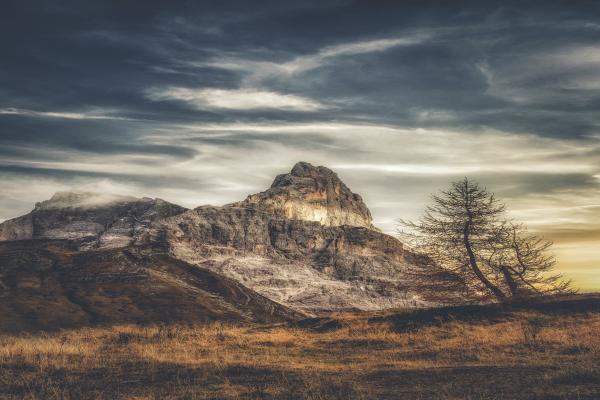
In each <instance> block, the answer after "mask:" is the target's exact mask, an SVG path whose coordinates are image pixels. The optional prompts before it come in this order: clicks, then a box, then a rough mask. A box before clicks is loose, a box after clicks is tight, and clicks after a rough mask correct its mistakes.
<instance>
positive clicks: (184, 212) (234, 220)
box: [0, 162, 429, 323]
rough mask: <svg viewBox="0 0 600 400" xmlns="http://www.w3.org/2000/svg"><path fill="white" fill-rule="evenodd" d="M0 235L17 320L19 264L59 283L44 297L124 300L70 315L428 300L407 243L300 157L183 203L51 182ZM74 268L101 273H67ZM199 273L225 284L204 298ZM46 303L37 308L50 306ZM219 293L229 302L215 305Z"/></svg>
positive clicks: (351, 306)
mask: <svg viewBox="0 0 600 400" xmlns="http://www.w3.org/2000/svg"><path fill="white" fill-rule="evenodd" d="M0 240H3V241H5V243H4V244H3V245H2V247H1V248H0V250H1V252H2V254H0V257H3V258H2V259H3V260H9V262H8V264H7V262H2V263H1V264H0V281H1V282H2V285H0V289H2V287H4V288H5V289H4V294H3V295H2V297H0V299H1V300H0V302H6V301H9V300H10V299H13V300H14V299H21V300H19V301H17V300H14V301H16V303H15V302H13V304H17V305H14V306H13V309H11V310H13V311H11V312H13V314H14V315H15V317H14V318H17V319H18V318H22V319H21V320H22V321H26V320H27V318H26V317H23V315H26V314H23V313H25V312H26V310H29V308H27V307H29V306H27V307H25V306H23V304H25V303H27V301H25V300H23V299H24V298H28V297H27V296H29V295H26V297H19V296H22V295H23V294H22V292H21V291H20V289H16V288H17V287H18V284H17V283H16V282H17V280H18V279H17V278H15V276H17V275H18V274H17V272H15V271H19V270H20V269H22V271H25V272H23V273H26V274H27V276H29V277H31V280H32V282H33V281H35V282H46V279H50V278H48V277H51V280H50V281H49V282H54V281H56V282H59V283H56V284H54V283H53V284H52V285H54V286H53V287H56V288H60V287H62V288H63V289H57V290H58V292H56V293H58V294H59V295H58V294H57V296H59V297H57V299H59V298H60V299H61V300H55V301H56V302H57V303H56V307H54V308H59V309H62V308H61V307H62V306H63V305H64V307H65V308H64V309H65V310H66V309H71V308H73V307H76V306H80V307H81V305H82V304H84V303H85V304H95V305H99V307H100V305H102V304H108V303H110V301H108V300H106V299H104V297H102V296H108V297H107V298H119V299H121V298H123V299H124V301H125V302H126V303H127V304H132V306H131V307H129V306H128V307H125V308H123V310H124V311H119V312H114V310H113V308H114V307H117V305H116V302H115V304H112V303H111V304H112V305H111V306H110V307H108V308H106V309H103V308H102V307H101V309H100V310H95V309H91V308H89V306H86V307H87V310H88V311H86V307H82V310H83V311H81V312H79V313H73V314H72V316H73V318H75V317H74V316H75V315H80V316H81V318H80V319H77V321H78V322H72V323H84V322H85V321H87V322H89V323H96V322H107V321H109V320H115V321H120V320H123V319H124V320H127V319H128V318H133V319H135V320H136V321H152V320H162V319H164V318H166V311H165V314H164V315H163V314H161V313H160V312H159V313H158V314H157V312H155V311H156V310H157V307H158V309H162V310H165V309H166V308H165V307H174V308H178V306H177V304H178V302H179V301H181V302H182V305H181V307H180V308H178V310H179V311H177V313H179V314H181V313H183V314H181V315H180V316H181V317H183V316H187V317H189V318H190V320H194V319H198V318H200V319H206V318H213V317H214V318H217V317H218V316H219V315H221V316H223V315H228V316H230V317H231V318H234V317H233V316H234V315H237V317H235V318H237V319H239V320H256V321H258V320H266V319H268V318H271V319H277V318H279V319H285V318H292V316H293V315H301V314H308V315H318V314H322V313H325V312H331V311H347V310H379V309H384V308H391V307H403V308H407V307H408V308H411V307H419V306H423V305H426V304H429V303H428V299H427V298H425V297H424V296H423V295H422V293H421V292H420V290H419V286H418V284H417V282H416V280H415V276H416V274H419V273H420V272H422V271H421V270H420V268H421V267H419V266H417V265H416V263H415V262H414V256H413V255H412V253H411V252H410V251H409V250H407V249H405V248H404V246H403V245H402V243H401V242H399V241H398V240H397V239H396V238H394V237H392V236H389V235H386V234H384V233H382V232H381V231H379V230H378V229H377V228H376V227H374V226H373V223H372V218H371V214H370V212H369V209H368V208H367V206H366V205H365V203H364V202H363V200H362V198H361V197H360V196H359V195H357V194H355V193H353V192H352V191H351V190H350V189H349V188H348V187H347V186H346V185H345V184H344V183H343V182H342V181H341V180H340V178H339V177H338V176H337V174H335V173H334V172H333V171H331V170H330V169H328V168H325V167H315V166H312V165H311V164H309V163H305V162H300V163H297V164H296V165H295V166H294V167H293V168H292V170H291V172H290V173H287V174H282V175H279V176H277V177H276V178H275V180H274V182H273V184H272V185H271V187H270V188H269V189H267V190H266V191H264V192H261V193H257V194H253V195H250V196H248V197H247V198H246V199H245V200H243V201H240V202H237V203H233V204H228V205H225V206H201V207H197V208H195V209H191V210H188V209H185V208H183V207H179V206H177V205H175V204H171V203H168V202H166V201H164V200H160V199H150V198H142V199H138V198H134V197H126V196H107V195H99V194H94V193H82V192H66V193H65V192H62V193H57V194H56V195H54V196H53V197H52V198H51V199H50V200H47V201H44V202H41V203H38V204H36V207H35V208H34V210H33V211H32V212H31V213H29V214H27V215H24V216H22V217H18V218H15V219H12V220H8V221H5V222H4V223H2V224H0ZM57 243H58V244H57ZM57 249H58V250H57ZM15 252H16V253H15ZM15 254H17V255H15ZM15 257H16V258H15ZM23 260H26V261H23ZM27 260H33V261H31V262H29V261H27ZM38 262H41V264H39V263H38ZM36 263H38V264H36ZM40 265H41V266H40ZM138 269H139V270H140V271H144V272H143V274H145V275H144V276H145V278H143V280H142V281H143V282H144V283H140V282H142V281H140V280H138V278H137V276H138V275H136V274H137V272H136V271H138ZM11 271H12V272H11ZM82 271H83V272H82ZM81 273H85V274H84V276H88V275H89V276H103V275H101V274H103V273H108V274H110V276H111V278H110V279H109V280H108V281H103V280H102V279H104V278H101V279H100V281H97V280H94V279H95V278H94V279H92V280H90V281H85V280H81V279H83V278H81V279H80V280H78V279H79V278H77V277H78V276H80V275H78V274H81ZM7 274H8V275H7ZM11 274H12V275H11ZM15 274H17V275H15ZM99 274H100V275H99ZM198 274H204V275H203V278H202V279H200V280H198V279H199V278H198V277H197V275H198ZM7 276H11V277H13V278H10V279H8V278H6V277H7ZM18 276H21V275H18ZM208 277H210V279H209V278H208ZM19 279H20V278H19ZM27 279H29V278H27ZM27 279H26V281H27ZM52 279H53V280H54V281H53V280H52ZM140 279H141V278H140ZM208 281H210V282H213V283H215V282H220V283H218V284H219V285H226V286H227V287H229V288H231V290H232V291H230V292H227V293H221V294H220V296H221V300H219V302H218V304H216V303H214V302H211V301H212V300H210V299H212V298H213V297H211V296H212V295H214V293H213V292H214V291H212V290H213V289H214V288H213V287H212V286H211V285H212V284H203V283H202V282H208ZM84 282H85V283H84ZM190 282H192V283H190ZM223 282H226V283H223ZM215 284H217V283H215ZM15 285H16V286H15ZM35 285H38V286H39V284H37V283H36V284H35ZM57 285H58V286H57ZM203 285H204V286H203ZM38 286H35V287H36V288H38ZM42 286H43V285H42ZM42 286H39V287H42ZM64 288H68V290H67V289H64ZM157 288H159V289H160V290H159V289H157ZM234 288H235V290H234ZM30 289H31V288H30ZM30 289H28V290H30ZM38 289H39V288H38ZM38 289H35V290H38ZM142 289H144V290H142ZM146 289H147V290H148V292H146ZM39 290H42V289H39ZM44 290H47V289H43V290H42V292H43V293H46V292H44ZM60 290H62V292H61V291H60ZM42 292H35V293H37V294H35V295H33V294H31V296H33V297H31V299H32V300H31V301H32V303H31V304H35V303H36V302H37V301H40V299H41V298H44V297H43V296H45V294H44V295H41V294H40V293H42ZM63 292H64V293H63ZM109 292H110V295H108V294H107V293H109ZM234 292H235V293H241V292H243V293H250V294H251V295H250V294H248V295H245V296H246V297H248V298H250V299H254V300H252V301H254V302H255V303H256V304H260V307H262V308H260V307H259V306H258V305H257V306H256V307H255V306H252V307H254V308H252V309H251V311H247V310H246V311H245V310H240V309H239V308H240V307H241V305H240V304H238V300H239V297H240V296H241V295H239V294H235V295H234V294H233V293H234ZM23 293H25V292H23ZM27 293H28V292H27ZM32 293H33V292H32ZM53 293H55V292H53ZM73 293H77V296H76V298H75V297H73ZM98 293H99V294H98ZM180 293H181V296H182V297H181V299H179V298H178V295H179V294H180ZM183 293H185V295H183ZM15 296H16V297H15ZM36 296H37V297H36ZM40 296H41V297H40ZM96 296H100V297H98V298H97V297H96ZM111 296H112V297H111ZM51 298H52V297H51ZM100 298H102V299H104V300H97V299H100ZM86 299H88V300H86ZM90 299H94V300H90ZM150 299H152V301H150ZM258 299H262V300H260V301H259V300H258ZM13 300H11V301H13ZM209 300H210V301H209ZM23 301H25V303H23ZM53 301H54V300H53ZM146 301H148V302H146ZM248 301H250V300H248ZM71 303H73V304H74V305H68V304H71ZM27 304H29V303H27ZM31 304H30V306H31V307H33V306H32V305H31ZM48 304H50V303H47V304H46V303H45V304H44V305H43V306H41V309H42V310H46V312H48V313H50V312H51V308H48V307H49V306H48ZM225 304H227V306H226V307H225V308H228V307H233V308H234V309H236V310H237V311H235V312H234V311H232V312H231V313H226V311H225V308H223V307H224V306H223V305H225ZM244 304H245V303H244ZM253 304H254V303H253ZM221 306H223V307H221ZM15 307H16V308H15ZM219 307H221V308H219ZM257 307H259V308H260V310H259V308H257ZM116 309H117V311H118V308H116ZM200 309H202V310H205V311H198V310H200ZM4 310H5V312H6V313H8V311H6V310H7V309H6V308H5V309H4ZM15 310H21V311H18V312H16V311H15ZM111 310H112V311H111ZM185 310H188V311H185ZM194 310H195V311H194ZM206 310H217V311H214V312H213V313H212V314H211V313H208V311H206ZM267 310H279V311H277V312H274V311H267ZM292 310H293V311H292ZM27 312H28V313H29V312H30V311H27ZM174 312H175V311H174ZM273 312H274V314H273ZM86 313H87V314H86ZM177 313H176V314H174V315H179V314H177ZM196 313H197V314H196ZM236 313H237V314H236ZM294 313H296V314H294ZM34 314H35V313H34ZM42 314H43V313H42ZM6 315H9V314H4V317H2V318H6ZM19 315H21V317H19ZM35 315H37V314H35ZM44 315H45V314H44ZM48 315H50V314H48ZM273 315H276V316H277V318H276V317H275V316H273ZM187 317H186V318H187ZM36 318H37V319H38V320H41V319H43V318H42V316H38V317H36ZM177 318H179V317H177ZM235 318H234V319H235ZM22 323H25V322H22Z"/></svg>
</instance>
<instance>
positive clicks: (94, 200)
mask: <svg viewBox="0 0 600 400" xmlns="http://www.w3.org/2000/svg"><path fill="white" fill-rule="evenodd" d="M138 200H139V199H138V198H136V197H133V196H123V195H116V194H110V193H95V192H83V191H60V192H56V193H54V195H53V196H52V197H51V198H50V199H49V200H45V201H42V202H40V203H36V205H35V209H34V210H35V211H39V210H53V209H60V208H94V207H99V206H104V205H108V204H113V203H128V202H133V201H138Z"/></svg>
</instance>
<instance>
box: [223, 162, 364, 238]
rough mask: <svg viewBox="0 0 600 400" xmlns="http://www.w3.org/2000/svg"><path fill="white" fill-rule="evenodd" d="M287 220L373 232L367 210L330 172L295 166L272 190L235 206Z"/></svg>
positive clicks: (252, 196)
mask: <svg viewBox="0 0 600 400" xmlns="http://www.w3.org/2000/svg"><path fill="white" fill-rule="evenodd" d="M234 206H238V207H254V208H259V209H262V210H264V211H267V212H270V213H273V214H276V215H279V216H281V217H283V218H287V219H298V220H305V221H317V222H320V223H321V224H322V225H325V226H340V225H350V226H362V227H365V228H369V229H375V228H374V226H373V223H372V221H373V220H372V217H371V213H370V211H369V209H368V208H367V206H366V205H365V203H364V202H363V200H362V198H361V197H360V196H359V195H358V194H356V193H353V192H352V191H351V190H350V189H349V188H348V186H346V185H345V184H344V182H342V180H341V179H340V178H339V177H338V176H337V174H336V173H335V172H333V171H332V170H330V169H329V168H326V167H323V166H318V167H315V166H314V165H312V164H310V163H307V162H303V161H301V162H298V163H297V164H296V165H294V167H293V168H292V170H291V171H290V172H289V173H287V174H281V175H278V176H277V177H276V178H275V180H274V181H273V183H272V184H271V187H270V188H269V189H268V190H266V191H264V192H260V193H256V194H253V195H250V196H248V197H247V198H246V199H245V200H244V201H241V202H239V203H235V204H234Z"/></svg>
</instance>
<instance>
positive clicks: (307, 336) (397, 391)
mask: <svg viewBox="0 0 600 400" xmlns="http://www.w3.org/2000/svg"><path fill="white" fill-rule="evenodd" d="M407 321H412V322H409V323H407ZM414 321H416V322H414ZM0 398H3V399H17V398H18V399H22V398H24V399H120V398H127V399H246V398H249V399H272V398H273V399H275V398H276V399H296V398H300V399H355V398H356V399H379V398H381V399H393V398H398V399H521V398H527V399H530V398H532V399H599V398H600V312H598V310H593V311H581V310H579V311H577V312H568V313H553V312H551V313H548V312H542V311H539V310H537V311H536V310H520V311H511V312H510V313H503V314H501V315H500V314H498V315H490V316H487V317H485V318H484V317H480V316H477V315H475V314H472V313H471V311H470V310H467V311H466V312H463V314H462V316H461V315H459V317H458V318H455V317H454V316H448V315H445V316H442V317H440V316H439V315H437V316H436V315H433V316H432V315H426V316H425V317H422V318H420V319H418V318H417V319H416V320H415V319H413V318H406V317H403V316H400V317H399V316H397V315H393V314H379V315H373V314H370V315H367V314H356V315H338V316H334V317H332V318H331V319H324V320H315V321H306V322H304V323H302V324H300V326H295V327H292V326H231V325H222V324H218V323H215V324H212V325H205V326H181V325H169V326H162V327H160V326H151V327H139V326H114V327H104V328H83V329H79V330H73V331H62V332H56V333H48V334H40V333H38V334H21V335H2V336H0Z"/></svg>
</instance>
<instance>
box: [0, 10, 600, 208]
mask: <svg viewBox="0 0 600 400" xmlns="http://www.w3.org/2000/svg"><path fill="white" fill-rule="evenodd" d="M599 16H600V6H599V5H598V3H595V2H577V3H576V5H567V4H566V3H563V2H548V1H545V2H528V3H527V4H524V3H523V2H475V1H470V2H467V1H465V2H443V1H439V2H427V4H423V2H418V1H404V2H379V3H377V4H374V3H373V2H367V1H343V0H339V1H308V2H281V1H269V2H259V3H255V2H247V1H230V2H224V1H202V2H184V1H181V2H179V1H176V2H168V3H165V2H154V1H149V2H144V4H140V3H139V2H133V1H120V2H116V1H114V2H113V1H107V2H100V1H98V2H76V1H56V2H44V3H39V2H29V1H9V2H8V3H5V4H4V8H3V12H2V14H1V15H0V31H1V32H0V33H2V34H1V35H0V45H2V49H3V56H2V60H1V61H0V156H1V157H2V159H3V161H5V165H9V164H10V165H13V166H18V167H19V168H16V169H15V168H12V167H11V168H12V169H10V170H6V171H5V173H7V174H11V177H12V178H11V179H13V178H14V179H18V177H19V176H24V177H25V176H30V175H31V174H32V172H31V170H27V169H26V168H33V169H35V168H43V169H45V170H49V171H61V172H60V174H58V173H54V174H55V175H53V176H52V178H53V179H54V178H56V179H67V176H68V175H69V174H73V176H75V175H77V174H83V175H85V174H88V175H85V176H86V177H88V178H89V179H95V178H101V177H111V176H112V177H113V178H114V179H117V175H118V173H119V172H118V171H117V170H119V169H120V170H128V169H135V171H136V176H147V177H149V178H148V182H154V183H155V184H156V186H157V187H162V186H164V185H171V186H172V185H175V186H177V185H181V187H185V186H186V182H184V181H181V180H179V177H180V176H181V175H185V174H199V175H201V176H198V178H199V179H200V178H204V177H206V176H208V175H211V174H212V175H211V176H212V177H213V179H215V181H216V180H220V181H222V182H226V183H224V186H226V187H227V188H228V189H227V190H229V192H227V196H229V195H233V194H235V195H237V194H239V193H242V192H243V191H249V190H252V189H251V188H248V187H247V185H246V183H247V182H252V183H253V184H259V182H263V181H262V180H263V179H264V180H267V179H268V178H266V175H268V174H270V173H271V172H273V171H274V170H275V169H277V168H283V166H286V168H287V167H288V166H289V165H292V164H293V163H294V162H296V161H298V159H300V158H301V159H314V160H316V161H319V162H321V160H323V161H322V163H325V164H337V165H340V166H342V167H352V168H353V169H351V171H355V172H356V173H357V174H359V171H366V172H365V174H366V175H365V177H364V179H363V180H358V179H357V180H356V183H357V184H358V185H361V184H365V185H366V186H365V187H367V186H368V185H367V183H369V182H371V181H372V179H373V176H374V175H377V174H381V173H385V174H391V175H390V176H389V179H388V180H387V181H386V184H385V185H384V186H388V187H389V182H392V181H394V180H398V179H400V178H402V179H406V180H407V181H406V184H407V185H412V186H411V187H412V188H414V189H415V190H416V189H417V188H422V187H423V185H420V184H418V183H415V182H412V181H411V179H412V176H413V175H414V174H416V176H419V177H420V176H423V177H426V178H427V180H428V181H429V182H438V181H443V180H445V179H447V178H449V177H454V176H460V175H461V174H480V175H481V174H491V175H493V173H497V176H493V177H491V178H490V179H489V180H490V181H492V182H497V183H498V185H505V186H506V185H507V182H514V183H515V185H516V186H518V188H517V189H515V188H512V189H511V190H514V191H515V192H514V193H517V192H518V193H521V194H526V193H535V192H536V191H548V190H551V189H553V188H554V189H555V190H558V189H559V188H562V187H565V186H568V185H574V186H576V187H577V188H584V187H586V185H587V187H591V188H596V187H597V184H598V178H597V176H598V171H597V163H596V162H595V161H593V158H594V153H593V152H594V151H597V149H598V146H597V139H594V138H596V137H597V135H598V127H599V126H600V114H598V113H597V110H598V107H599V106H600V73H599V72H598V71H600V45H598V42H597V38H598V35H599V34H600V24H598V22H597V21H598V17H599ZM422 130H424V132H421V131H422ZM470 135H471V136H470ZM494 135H496V136H497V137H499V138H500V139H498V140H495V139H494V137H496V136H494ZM504 135H508V136H509V137H511V138H513V137H516V138H521V139H514V138H513V139H510V140H509V139H506V138H505V137H504ZM546 139H547V140H550V142H546V141H544V140H546ZM519 140H520V141H519ZM552 140H556V141H552ZM475 144H476V145H477V146H479V147H476V146H475ZM482 146H483V148H482ZM492 146H495V147H494V148H492ZM586 146H587V147H589V148H590V150H589V151H588V152H587V153H586V152H584V151H583V150H582V148H585V147H586ZM537 147H539V148H543V149H544V154H550V155H549V156H548V157H546V156H545V155H544V154H541V153H539V152H537ZM556 147H560V148H561V149H562V150H563V151H562V153H561V154H560V155H559V154H557V153H556V152H554V151H551V149H552V148H556ZM572 148H577V151H572ZM590 151H591V152H592V153H590ZM510 153H514V155H513V156H509V154H510ZM265 154H268V155H269V157H265V156H264V155H265ZM569 154H571V156H570V158H568V157H567V155H569ZM578 160H579V161H580V162H579V163H578V162H577V161H578ZM528 162H529V164H528ZM242 163H253V164H256V168H257V172H256V173H255V175H252V173H251V172H247V171H248V169H249V167H243V166H242V165H241V164H242ZM350 164H353V165H350ZM478 168H479V169H481V170H478ZM528 168H533V170H532V171H529V170H528ZM544 169H547V171H544V172H543V173H544V174H547V175H552V174H554V175H553V177H551V178H548V179H546V180H544V182H545V183H543V184H542V183H539V184H536V182H537V180H538V177H537V175H536V174H538V173H540V170H544ZM70 171H72V172H70ZM240 171H241V172H240ZM477 171H479V172H477ZM280 172H284V171H280ZM492 172H493V173H492ZM96 173H97V174H98V176H96V175H94V174H96ZM40 174H42V173H41V172H40ZM56 174H58V175H56ZM115 174H117V175H115ZM240 174H241V175H240ZM126 175H127V174H126ZM158 175H160V176H162V177H163V178H162V179H157V180H155V181H153V180H152V177H156V176H158ZM242 175H243V176H242ZM359 175H360V174H359ZM165 176H167V177H165ZM369 176H370V177H369ZM386 176H387V175H386ZM169 177H172V180H171V181H169V179H171V178H169ZM378 177H380V176H378ZM259 178H260V180H259ZM111 179H112V178H111ZM119 179H120V178H119ZM351 179H352V178H351ZM419 179H420V178H419ZM411 182H412V183H411ZM140 184H142V183H140ZM256 189H260V187H257V188H256ZM381 191H383V187H381V188H379V189H378V192H377V193H378V194H377V195H382V194H381ZM409 192H410V190H409ZM223 196H225V195H223ZM382 196H383V195H382ZM215 198H216V197H215ZM223 198H225V197H223ZM227 200H235V199H230V198H227Z"/></svg>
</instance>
